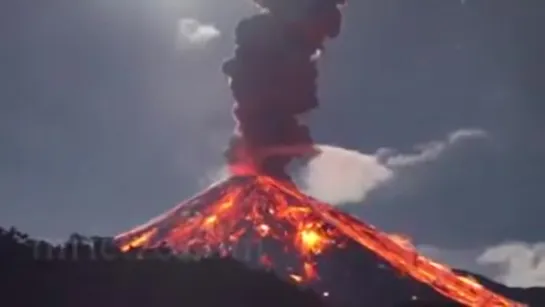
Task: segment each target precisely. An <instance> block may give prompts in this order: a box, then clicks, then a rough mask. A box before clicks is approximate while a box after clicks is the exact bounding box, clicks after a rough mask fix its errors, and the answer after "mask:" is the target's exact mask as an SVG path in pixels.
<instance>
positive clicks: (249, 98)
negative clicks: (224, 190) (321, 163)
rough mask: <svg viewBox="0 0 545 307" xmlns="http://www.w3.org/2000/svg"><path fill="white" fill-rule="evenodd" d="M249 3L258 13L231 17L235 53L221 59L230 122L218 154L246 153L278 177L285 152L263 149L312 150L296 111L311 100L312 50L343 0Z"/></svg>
mask: <svg viewBox="0 0 545 307" xmlns="http://www.w3.org/2000/svg"><path fill="white" fill-rule="evenodd" d="M255 2H256V3H257V4H258V5H259V6H260V7H261V8H262V12H261V13H260V14H258V15H255V16H252V17H250V18H247V19H245V20H242V21H241V22H240V23H239V24H238V26H237V28H236V33H235V36H236V46H237V47H236V50H235V56H234V57H233V58H232V59H230V60H228V61H227V62H226V63H225V64H224V66H223V72H224V73H225V74H226V75H227V76H228V77H229V79H230V86H231V90H232V92H233V96H234V97H235V100H236V103H235V106H234V108H233V115H234V118H235V120H236V122H237V127H236V130H235V135H234V137H233V139H232V142H231V144H230V148H229V149H228V150H227V152H226V157H227V159H228V161H229V163H230V164H236V163H238V162H240V160H242V159H247V158H248V157H250V158H251V160H252V162H257V163H253V164H254V165H255V167H257V168H259V170H260V172H266V173H269V174H271V175H276V176H284V175H285V170H284V169H285V166H286V165H287V164H288V163H289V162H290V160H291V159H292V158H293V153H290V154H273V155H272V156H271V155H270V154H265V153H270V152H271V150H270V149H271V148H273V149H274V148H279V147H283V148H290V147H293V146H295V147H297V148H298V150H296V151H297V152H299V153H300V152H309V151H312V150H313V144H314V142H313V140H312V137H311V136H310V132H309V129H308V127H307V126H306V125H304V124H301V123H299V121H298V119H297V118H298V116H299V115H301V114H304V113H307V112H309V111H310V110H312V109H314V108H316V107H317V106H318V99H317V88H316V79H317V77H318V70H317V67H316V59H317V56H316V54H319V52H320V51H321V50H322V49H323V44H324V41H325V40H326V39H327V38H334V37H336V36H337V35H338V34H339V32H340V27H341V13H340V10H339V7H340V6H341V5H343V4H344V2H345V0H255ZM302 146H303V147H304V146H306V147H307V148H308V149H307V150H304V149H303V150H300V149H301V147H302ZM284 152H285V151H284ZM265 155H266V156H267V157H264V156H265Z"/></svg>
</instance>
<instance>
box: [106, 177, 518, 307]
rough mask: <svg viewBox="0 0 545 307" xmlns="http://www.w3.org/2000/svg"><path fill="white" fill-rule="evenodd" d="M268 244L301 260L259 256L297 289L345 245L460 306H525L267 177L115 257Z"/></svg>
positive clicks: (165, 225)
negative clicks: (283, 262)
mask: <svg viewBox="0 0 545 307" xmlns="http://www.w3.org/2000/svg"><path fill="white" fill-rule="evenodd" d="M245 238H258V240H255V239H250V243H251V244H259V242H258V241H264V240H270V241H274V242H277V243H279V246H281V247H282V248H281V250H282V252H283V253H286V254H291V255H294V256H296V257H297V258H298V259H299V260H300V261H299V263H300V267H299V268H297V270H298V271H297V272H294V271H293V270H294V269H293V268H279V267H277V266H276V264H275V262H274V259H275V257H274V255H268V254H266V253H265V254H262V255H261V256H260V258H259V262H260V263H261V264H262V265H263V266H265V267H268V268H275V269H276V270H282V269H286V272H285V273H286V276H287V277H289V278H291V279H292V280H293V281H295V282H297V283H307V282H310V281H313V280H316V279H317V278H319V274H318V273H319V272H318V267H317V265H316V261H315V260H316V256H317V255H319V254H321V253H323V252H325V251H326V250H328V249H335V248H336V249H339V248H343V247H344V246H345V243H346V242H347V241H348V240H353V241H355V242H357V243H359V244H360V245H361V246H362V247H363V248H365V249H367V250H370V251H372V252H374V253H375V254H376V255H378V256H379V257H380V258H382V259H384V260H385V261H387V262H388V263H390V265H391V266H392V267H393V268H395V269H397V270H399V271H400V272H401V273H404V274H406V275H409V276H411V277H412V278H414V279H415V280H418V281H420V282H422V283H424V284H427V285H429V286H430V287H432V288H433V289H435V290H436V291H437V292H439V293H441V294H443V295H444V296H446V297H449V298H451V299H452V300H454V301H457V302H459V303H462V304H464V305H467V306H487V307H488V306H494V307H496V306H498V307H499V306H524V305H522V304H519V303H516V302H513V301H511V300H509V299H507V298H504V297H502V296H500V295H498V294H495V293H493V292H491V291H489V290H487V289H486V288H484V287H483V286H482V285H480V284H479V283H478V282H477V281H475V280H474V279H472V278H469V277H464V276H458V275H456V274H455V273H454V272H453V271H452V270H451V269H450V268H448V267H446V266H444V265H441V264H439V263H436V262H434V261H432V260H430V259H427V258H425V257H423V256H421V255H419V254H418V253H417V252H416V250H415V249H414V247H412V245H411V244H410V242H409V240H408V239H407V238H406V237H403V236H400V235H388V234H385V233H383V232H380V231H378V230H377V229H375V228H374V227H373V226H371V225H367V224H365V223H363V222H361V221H359V220H358V219H356V218H355V217H353V216H350V215H348V214H345V213H342V212H340V211H338V210H336V209H334V208H333V207H331V206H329V205H327V204H324V203H320V202H318V201H316V200H315V199H312V198H310V197H308V196H306V195H304V194H302V193H301V192H300V191H299V190H298V189H297V188H296V187H295V186H294V185H292V184H291V183H289V182H284V181H278V180H276V179H273V178H271V177H266V176H244V177H231V178H229V179H227V180H226V181H223V182H220V183H218V184H216V185H214V186H212V187H210V188H209V189H208V190H206V191H205V192H204V193H201V194H200V195H197V196H196V197H194V198H192V199H190V200H188V201H186V202H184V203H182V204H180V205H179V206H177V207H176V208H174V209H173V210H171V211H170V212H167V213H166V214H164V215H163V216H160V217H159V218H156V219H154V220H152V221H150V222H149V223H148V224H146V225H143V226H141V227H138V228H137V229H135V230H132V231H130V232H127V233H124V234H121V235H119V236H118V237H116V242H117V243H118V244H119V245H120V246H121V248H122V250H124V251H127V250H129V249H131V248H136V247H145V248H153V247H158V246H160V245H162V244H166V245H167V246H168V247H170V248H171V249H173V250H174V251H175V252H179V253H184V252H188V251H191V252H197V253H200V254H206V253H209V252H211V251H216V252H219V253H220V254H221V255H230V254H232V253H233V252H235V250H236V248H237V245H238V244H239V243H240V242H241V241H243V240H246V239H245Z"/></svg>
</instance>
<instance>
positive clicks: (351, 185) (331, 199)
mask: <svg viewBox="0 0 545 307" xmlns="http://www.w3.org/2000/svg"><path fill="white" fill-rule="evenodd" d="M318 147H319V149H320V150H321V151H322V153H321V154H320V155H318V156H317V157H315V158H313V159H312V160H310V162H309V163H308V164H307V165H306V166H305V167H304V169H303V172H302V174H301V179H302V185H303V189H304V190H305V191H306V192H307V193H308V194H310V195H312V196H313V197H316V198H318V199H320V200H322V201H325V202H328V203H331V204H337V205H340V204H344V203H350V202H361V201H363V200H364V199H365V197H366V196H367V194H368V193H369V192H370V191H371V190H373V189H374V188H376V187H377V186H378V185H379V184H381V183H383V182H385V181H387V180H388V179H389V178H391V176H392V172H391V170H389V169H388V168H386V167H385V166H383V165H382V164H380V162H379V161H378V160H377V158H376V157H375V156H373V155H367V154H363V153H360V152H357V151H354V150H348V149H344V148H340V147H334V146H329V145H320V146H318Z"/></svg>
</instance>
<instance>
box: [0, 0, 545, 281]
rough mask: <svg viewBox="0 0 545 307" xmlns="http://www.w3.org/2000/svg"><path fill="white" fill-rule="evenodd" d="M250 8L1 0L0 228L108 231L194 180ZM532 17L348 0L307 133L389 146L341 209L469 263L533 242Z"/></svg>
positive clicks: (222, 129) (539, 120)
mask: <svg viewBox="0 0 545 307" xmlns="http://www.w3.org/2000/svg"><path fill="white" fill-rule="evenodd" d="M252 11H253V8H252V6H251V5H250V4H249V1H243V0H240V1H238V0H237V1H235V0H232V1H224V0H198V1H197V0H184V1H174V0H154V1H144V0H116V1H110V0H95V1H68V0H48V1H32V0H30V1H16V0H7V1H2V2H1V4H0V12H1V13H0V15H1V18H0V39H1V42H2V48H0V67H2V69H1V70H0V225H2V226H11V225H14V226H17V227H18V228H20V229H21V230H23V231H25V232H29V233H30V234H32V235H35V236H40V237H48V238H59V237H60V238H64V237H66V236H68V235H69V234H70V233H72V232H80V233H84V234H100V235H112V234H115V233H118V232H120V231H123V230H126V229H128V228H130V227H131V226H134V225H136V224H139V223H141V222H143V221H145V220H147V219H148V218H150V217H152V216H155V215H156V214H158V213H160V212H161V211H163V210H166V209H168V208H170V207H171V206H173V205H174V204H175V203H177V202H178V201H180V200H182V199H184V198H185V197H188V196H190V195H191V194H193V193H195V192H197V191H198V190H199V189H200V188H202V187H203V186H204V185H205V184H206V183H207V182H209V181H210V180H211V179H210V174H211V172H212V173H213V172H214V171H215V170H217V169H218V168H219V166H220V165H221V161H222V160H221V155H220V150H221V149H222V148H223V146H225V144H226V137H227V136H228V135H229V134H230V132H231V129H232V127H233V122H232V120H231V117H230V113H229V110H230V108H231V103H232V99H231V95H230V92H229V90H228V86H227V84H226V80H225V78H224V77H223V76H222V74H221V72H220V65H221V63H222V61H223V60H224V59H225V58H227V57H229V56H230V55H231V52H232V49H233V34H232V33H233V30H234V26H235V25H236V23H237V22H238V20H239V19H240V18H241V17H243V16H246V15H248V14H250V13H251V12H252ZM544 13H545V3H544V2H543V1H537V0H536V1H533V0H528V1H515V0H495V1H491V0H471V1H465V2H464V3H462V2H460V1H456V0H443V1H431V0H414V1H401V0H367V1H363V0H357V1H351V3H350V5H349V6H348V7H347V8H346V10H345V24H344V30H343V34H342V35H341V37H339V38H338V39H337V40H335V41H332V42H330V43H329V45H328V48H327V51H326V53H325V54H324V56H323V57H322V60H321V61H322V63H321V79H320V83H321V84H320V85H321V88H320V97H321V101H322V106H323V107H322V108H321V109H320V110H319V111H317V112H316V114H314V115H313V117H312V128H313V129H314V130H313V131H314V135H315V136H316V138H317V139H318V140H319V141H320V143H333V144H335V145H340V146H343V147H349V148H353V149H357V150H360V151H362V152H365V153H368V154H374V153H375V152H377V150H379V149H381V148H390V149H391V150H390V151H389V154H388V155H387V156H388V157H389V159H387V161H389V162H388V163H391V164H392V165H391V166H392V168H393V169H394V171H395V176H394V178H393V179H392V180H390V181H389V182H388V183H386V184H384V185H382V186H380V187H379V188H377V189H375V190H374V191H372V192H371V193H370V194H369V195H368V198H367V199H366V200H365V201H364V203H363V204H357V205H349V206H346V207H345V209H346V210H349V211H351V212H354V213H356V214H358V215H359V216H361V217H362V218H363V219H364V220H366V221H369V222H371V223H373V224H375V225H377V226H378V227H380V228H383V229H385V230H388V231H392V232H402V233H406V234H408V235H410V236H411V237H413V238H414V240H415V242H416V244H418V245H426V247H425V250H426V252H428V253H430V254H432V255H434V256H435V257H437V258H440V259H447V261H449V262H450V263H453V264H456V265H460V266H466V267H471V268H473V266H475V267H476V269H475V270H480V269H479V267H482V265H481V264H482V263H483V261H482V259H481V261H480V263H481V264H477V260H476V259H477V256H478V255H480V254H481V252H482V250H484V249H485V248H488V247H493V246H497V245H500V244H503V243H505V242H508V241H520V242H525V244H529V245H524V246H526V247H528V248H527V250H539V251H540V253H541V249H540V248H535V249H532V248H533V245H532V244H534V243H537V242H541V241H545V223H543V222H542V221H543V216H545V205H544V203H545V193H543V192H542V190H543V182H544V181H543V180H544V179H545V175H544V174H545V139H544V137H543V133H544V131H545V107H544V106H545V104H543V101H544V99H545V93H544V91H545V84H544V82H545V81H544V80H545V57H544V56H543V55H544V54H545V40H544V39H543V35H541V33H540V32H541V29H544V28H545V24H544V23H545V21H544V20H543V18H540V16H543V14H544ZM182 19H184V20H185V21H184V22H181V20H182ZM540 19H541V20H540ZM203 25H204V27H203ZM468 129H470V130H468ZM457 131H458V132H457ZM459 131H462V133H461V134H463V131H466V132H468V131H469V132H476V131H481V132H482V133H480V134H479V133H477V135H474V134H472V133H466V134H465V135H462V136H461V137H460V136H459V137H455V136H456V135H460V132H459ZM457 133H458V134H457ZM453 136H454V137H453ZM437 144H440V145H441V146H442V147H441V146H440V147H441V150H440V151H439V152H435V151H437V148H438V147H437ZM415 146H416V147H415ZM381 152H382V153H384V152H385V151H384V150H381ZM519 247H520V246H519ZM504 250H505V249H503V250H502V251H504ZM512 250H513V249H510V251H512ZM519 254H520V253H519ZM519 254H517V255H519ZM461 255H462V256H461ZM468 255H469V256H468ZM513 257H514V256H513ZM540 257H544V256H543V255H542V253H541V256H540ZM492 258H494V257H491V256H490V255H488V258H487V259H488V260H489V261H488V263H490V262H494V261H493V260H490V259H492ZM468 259H469V260H468ZM509 259H511V260H512V259H513V258H509ZM517 259H518V258H517ZM541 259H543V258H541ZM511 260H503V262H506V261H507V262H508V261H511ZM498 261H499V262H501V261H500V260H498ZM498 261H496V262H498ZM484 262H486V261H484ZM458 263H460V264H458ZM536 263H537V262H536ZM543 263H545V261H544V262H543ZM544 268H545V264H544V265H542V268H541V269H544ZM504 269H505V266H504ZM528 269H529V270H530V269H534V271H535V268H534V267H529V268H528ZM519 271H520V270H519ZM544 271H545V269H544ZM481 272H487V273H488V272H492V271H487V269H484V267H483V269H482V270H481ZM504 273H505V272H504ZM489 274H496V275H497V274H498V273H497V272H496V273H493V272H492V273H489ZM544 275H545V274H544ZM537 279H538V278H537V277H536V278H534V280H537ZM517 280H521V279H520V278H518V279H517ZM519 283H523V282H519ZM543 283H545V281H544V282H543Z"/></svg>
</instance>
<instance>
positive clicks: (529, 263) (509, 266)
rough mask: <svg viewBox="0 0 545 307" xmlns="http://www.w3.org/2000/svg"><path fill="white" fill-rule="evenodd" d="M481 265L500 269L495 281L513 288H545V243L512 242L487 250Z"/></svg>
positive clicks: (480, 260) (482, 256)
mask: <svg viewBox="0 0 545 307" xmlns="http://www.w3.org/2000/svg"><path fill="white" fill-rule="evenodd" d="M477 263H479V264H481V265H494V266H496V267H499V270H500V273H499V274H498V275H497V276H494V277H495V278H494V279H495V280H497V281H499V282H501V283H504V284H506V285H508V286H511V287H535V286H539V287H545V243H537V244H528V243H524V242H511V243H505V244H501V245H498V246H494V247H490V248H487V249H486V250H485V251H484V252H483V253H482V254H481V255H480V256H479V257H478V258H477Z"/></svg>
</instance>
